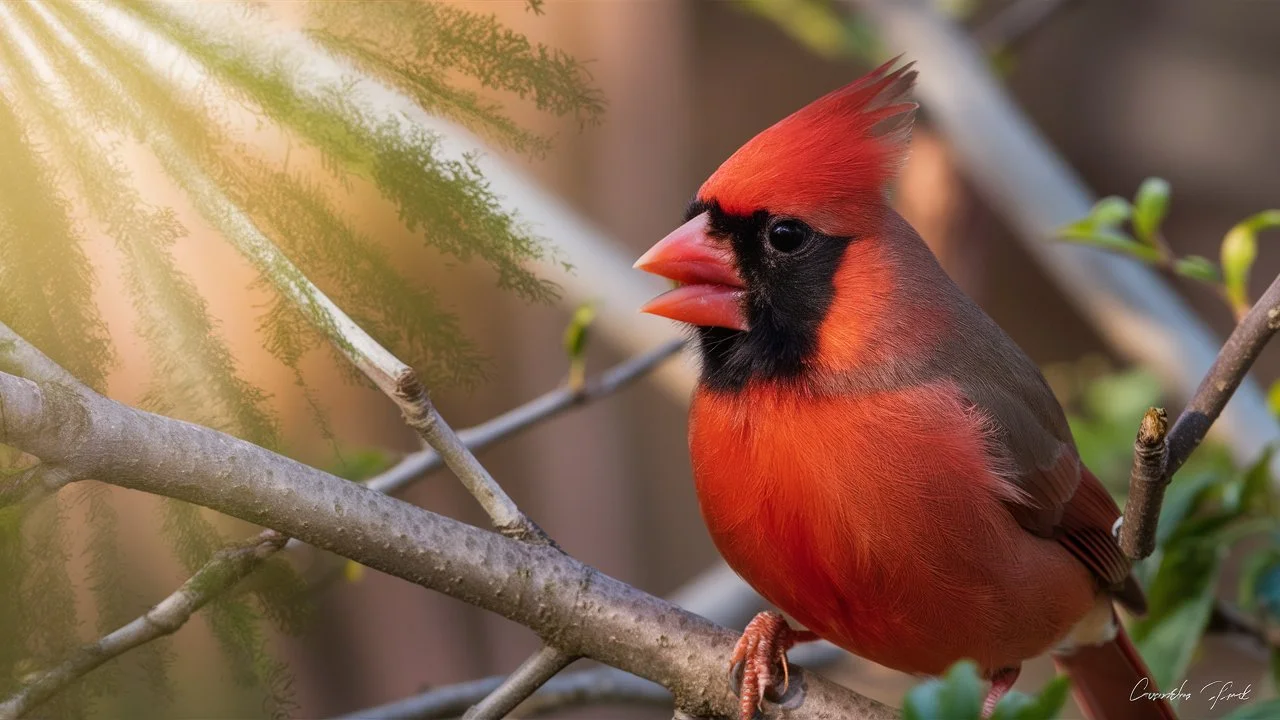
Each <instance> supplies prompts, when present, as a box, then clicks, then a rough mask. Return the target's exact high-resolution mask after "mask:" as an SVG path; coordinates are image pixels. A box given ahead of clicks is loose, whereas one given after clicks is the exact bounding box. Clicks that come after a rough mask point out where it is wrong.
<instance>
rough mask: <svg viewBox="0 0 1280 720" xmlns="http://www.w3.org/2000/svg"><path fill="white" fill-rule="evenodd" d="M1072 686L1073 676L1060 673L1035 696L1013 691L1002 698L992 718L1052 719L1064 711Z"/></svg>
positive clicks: (1006, 719)
mask: <svg viewBox="0 0 1280 720" xmlns="http://www.w3.org/2000/svg"><path fill="white" fill-rule="evenodd" d="M1070 688H1071V678H1069V677H1067V676H1066V675H1059V676H1057V677H1055V678H1054V679H1053V680H1050V681H1049V683H1048V684H1046V685H1045V686H1044V688H1043V689H1042V690H1040V692H1039V693H1037V694H1036V695H1035V696H1027V695H1023V694H1022V693H1019V692H1011V693H1009V694H1008V695H1005V696H1004V697H1003V698H1001V700H1000V702H999V704H997V705H996V709H995V711H994V712H992V713H991V720H1052V719H1053V718H1056V717H1058V713H1060V712H1062V706H1063V705H1064V704H1066V702H1067V691H1068V690H1069V689H1070Z"/></svg>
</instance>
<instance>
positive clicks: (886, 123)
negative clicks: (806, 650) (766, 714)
mask: <svg viewBox="0 0 1280 720" xmlns="http://www.w3.org/2000/svg"><path fill="white" fill-rule="evenodd" d="M893 64H894V62H893V61H891V62H890V63H887V64H886V65H884V66H882V67H880V68H878V69H877V70H875V71H874V72H872V73H871V74H869V75H868V76H866V77H865V78H863V79H861V80H859V81H857V82H855V83H853V84H852V85H849V86H847V87H845V88H842V89H840V90H836V91H834V92H832V93H830V94H828V95H826V96H825V97H822V98H820V99H819V100H817V101H815V102H813V103H812V104H810V105H809V106H807V107H805V108H803V109H802V110H799V111H798V112H796V113H794V114H793V115H791V116H790V117H787V118H785V119H783V120H782V121H780V122H778V123H777V124H776V125H774V126H773V127H770V128H769V129H767V130H765V131H764V132H762V133H760V134H759V135H757V136H756V137H755V138H753V139H752V140H751V141H749V142H748V143H747V144H746V145H744V146H742V148H741V149H739V150H738V151H737V152H736V153H734V154H733V155H732V156H731V157H730V158H729V159H728V160H726V161H725V163H724V164H723V165H721V166H720V168H719V170H717V171H716V172H715V174H713V175H712V176H711V177H710V178H709V179H708V180H707V181H706V182H705V183H704V184H703V185H702V187H701V189H699V191H698V194H697V197H696V198H695V200H694V201H693V203H692V205H691V206H690V207H689V210H688V213H687V222H685V223H684V225H682V226H680V228H678V229H677V230H675V231H674V232H672V233H671V234H670V235H668V236H667V237H666V238H664V239H663V240H662V241H661V242H659V243H658V244H657V245H655V246H654V247H653V248H652V249H651V250H649V252H647V253H646V254H645V255H644V256H643V257H642V258H640V260H639V261H638V262H637V263H636V267H638V268H640V269H642V270H646V271H648V272H651V273H655V274H657V275H661V276H663V277H666V278H669V279H671V280H675V281H677V282H678V283H680V286H679V287H677V288H676V289H675V290H672V291H670V292H668V293H666V294H664V295H662V296H660V297H658V298H656V299H655V300H653V301H651V302H650V303H649V304H647V305H646V306H645V307H644V310H645V311H646V312H650V313H653V314H656V315H661V316H664V317H668V318H671V319H674V320H678V321H681V322H684V323H688V324H690V325H692V326H694V330H695V332H696V335H697V338H698V340H699V341H700V350H701V358H702V370H701V377H700V380H699V383H698V387H697V390H696V391H695V393H694V396H693V403H692V409H691V411H690V417H689V447H690V451H691V455H692V458H693V469H694V478H695V481H696V484H697V493H698V500H699V503H700V505H701V509H702V515H703V518H704V519H705V521H706V523H707V526H708V528H709V529H710V532H711V536H712V538H713V539H714V541H715V544H716V547H717V548H718V549H719V551H720V553H721V554H722V555H723V556H724V558H725V560H726V561H728V563H729V565H730V566H732V567H733V568H734V570H736V571H737V572H738V573H739V574H740V575H741V576H742V577H743V578H744V579H745V580H746V581H747V582H748V583H749V584H750V585H751V586H752V587H754V588H755V589H756V590H757V591H759V593H760V594H761V595H763V596H764V597H765V598H766V599H767V600H768V601H769V602H770V603H772V604H773V605H775V606H776V607H778V608H779V609H781V610H782V611H784V612H786V613H787V614H788V615H790V616H791V617H792V618H794V619H795V620H796V621H797V622H799V623H800V624H802V625H803V626H804V627H805V628H807V631H799V630H794V629H792V628H791V627H790V626H789V625H788V624H787V622H786V621H785V620H783V619H782V617H781V616H780V615H778V614H777V613H761V614H760V615H758V616H756V618H755V619H754V620H753V621H752V622H751V624H750V625H748V626H747V629H746V632H745V633H744V634H743V637H742V639H741V640H740V641H739V643H738V647H737V650H736V652H735V653H734V657H733V659H732V660H731V665H736V664H737V663H738V662H742V663H744V665H743V670H744V673H743V682H742V717H743V718H744V720H745V719H749V718H750V717H751V716H752V715H753V714H754V712H755V710H756V708H757V707H758V705H759V702H760V700H761V696H762V694H763V692H764V691H765V690H766V689H767V688H768V687H769V686H770V684H771V683H772V681H773V679H774V675H775V667H777V666H778V665H781V667H782V669H783V671H785V670H786V651H787V649H789V648H790V647H791V646H792V645H794V644H795V643H796V642H802V641H806V640H811V639H815V638H823V639H826V640H829V641H831V642H832V643H834V644H836V645H838V646H840V647H842V648H844V649H846V650H849V651H850V652H852V653H854V654H857V655H860V656H862V657H864V658H867V659H869V660H872V661H874V662H877V663H880V664H881V665H885V666H887V667H890V668H894V669H897V670H901V671H904V672H908V673H915V674H921V675H938V674H941V673H942V672H943V671H944V670H945V669H946V668H947V667H949V666H950V665H951V664H952V663H954V662H956V661H958V660H960V659H963V658H970V659H972V660H975V661H976V662H977V663H978V665H979V666H980V667H981V668H982V669H983V671H984V673H985V676H986V677H987V678H988V679H990V680H991V691H990V693H989V695H988V697H987V701H986V705H985V709H986V711H987V713H989V712H990V710H991V709H992V708H993V707H994V705H995V703H996V702H997V701H998V700H999V699H1000V697H1001V696H1003V695H1004V694H1005V693H1006V692H1007V691H1008V689H1009V687H1010V686H1011V685H1012V684H1013V682H1014V680H1015V679H1016V678H1017V677H1018V672H1019V669H1020V667H1021V665H1022V662H1023V661H1024V660H1027V659H1028V658H1031V657H1035V656H1037V655H1040V654H1042V653H1044V652H1046V651H1050V652H1053V653H1055V659H1056V660H1057V661H1058V663H1059V665H1060V666H1062V667H1064V668H1065V670H1066V671H1067V672H1069V673H1070V674H1071V675H1072V676H1073V678H1074V680H1075V682H1074V686H1075V688H1076V695H1077V698H1078V699H1079V701H1080V702H1081V704H1082V706H1083V707H1084V708H1085V709H1086V710H1087V711H1088V712H1089V713H1090V715H1091V716H1092V717H1094V718H1099V719H1101V718H1107V719H1114V718H1126V719H1132V720H1143V719H1146V718H1162V719H1163V718H1172V717H1174V715H1173V713H1172V710H1171V709H1170V707H1169V705H1168V704H1167V703H1166V702H1165V701H1163V700H1145V699H1139V700H1138V701H1136V702H1135V701H1131V700H1130V697H1131V695H1133V694H1134V693H1135V687H1136V688H1137V693H1138V694H1141V693H1142V692H1144V691H1145V692H1154V691H1155V689H1154V687H1151V686H1150V681H1149V679H1148V676H1149V672H1148V670H1147V669H1146V667H1145V666H1144V665H1143V662H1142V660H1141V658H1140V657H1139V656H1138V654H1137V652H1136V651H1135V650H1134V647H1133V645H1132V643H1131V642H1130V640H1129V639H1128V637H1127V636H1126V635H1125V632H1124V629H1123V627H1121V626H1120V625H1119V623H1118V622H1117V620H1116V616H1115V613H1114V610H1113V608H1112V603H1113V602H1119V603H1120V604H1121V605H1123V606H1124V607H1126V608H1128V609H1130V610H1132V611H1135V612H1142V611H1143V609H1144V605H1145V599H1144V598H1143V594H1142V590H1141V588H1140V587H1139V586H1138V584H1137V583H1136V582H1135V580H1134V578H1133V576H1132V575H1131V574H1130V564H1129V562H1128V560H1127V559H1126V558H1125V556H1124V554H1123V553H1122V552H1121V550H1120V548H1119V546H1118V545H1117V543H1116V541H1115V539H1114V536H1113V534H1112V526H1113V525H1114V523H1115V522H1116V520H1117V518H1119V516H1120V511H1119V509H1118V508H1117V507H1116V504H1115V502H1114V501H1113V500H1112V499H1111V497H1110V495H1108V494H1107V491H1106V490H1105V489H1104V488H1103V486H1102V485H1101V483H1099V482H1098V480H1097V478H1095V477H1094V476H1093V475H1092V474H1091V473H1090V472H1089V471H1088V469H1086V468H1085V467H1084V466H1083V465H1082V464H1081V462H1080V459H1079V455H1078V453H1077V451H1076V447H1075V443H1074V442H1073V440H1072V438H1071V432H1070V430H1069V429H1068V426H1067V421H1066V418H1065V416H1064V415H1063V411H1062V408H1061V406H1059V404H1058V402H1057V400H1056V399H1055V398H1054V396H1053V393H1052V392H1051V391H1050V389H1049V386H1048V384H1047V383H1046V382H1045V380H1044V377H1043V376H1042V375H1041V374H1040V372H1039V370H1038V369H1037V368H1036V366H1035V365H1034V364H1033V363H1032V362H1031V360H1030V359H1028V358H1027V356H1026V355H1025V354H1024V353H1023V352H1022V351H1021V350H1020V349H1019V348H1018V346H1017V345H1016V344H1014V342H1013V341H1012V340H1011V339H1010V338H1009V337H1008V336H1007V335H1005V333H1004V332H1003V331H1001V329H1000V328H999V327H998V326H997V325H996V324H995V322H994V321H992V320H991V318H989V317H988V316H987V315H986V313H984V312H983V311H982V310H981V309H980V308H979V307H978V306H977V305H976V304H975V303H974V302H973V301H972V300H971V299H969V297H968V296H966V295H965V294H964V293H963V292H962V291H961V290H960V289H959V288H958V287H956V285H955V284H954V283H953V282H952V281H951V279H950V278H949V277H947V275H946V273H945V272H944V271H943V269H942V268H941V267H940V266H939V265H938V262H937V260H936V259H935V258H934V256H933V255H932V253H930V251H929V249H928V248H927V247H926V246H925V244H924V242H923V241H921V239H920V236H919V235H918V234H917V233H916V231H915V230H914V229H912V227H911V226H910V225H909V224H908V223H907V222H906V221H905V220H903V219H902V217H901V216H899V215H898V214H897V213H896V212H895V211H894V210H893V209H892V208H891V207H890V205H889V202H888V201H887V199H886V197H885V189H886V185H887V183H888V182H889V181H890V180H891V179H892V178H893V176H894V173H895V169H896V168H897V166H899V165H900V164H901V163H902V162H903V160H904V156H905V154H906V149H907V142H908V139H909V136H910V130H911V123H912V119H913V115H914V111H915V109H916V105H915V104H914V103H911V102H909V101H908V100H906V99H905V98H906V95H907V94H908V92H909V91H910V89H911V86H912V84H913V82H914V80H915V72H914V71H912V70H910V65H908V66H906V67H902V68H899V69H897V70H892V69H891V68H892V66H893Z"/></svg>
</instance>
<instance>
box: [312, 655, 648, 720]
mask: <svg viewBox="0 0 1280 720" xmlns="http://www.w3.org/2000/svg"><path fill="white" fill-rule="evenodd" d="M503 679H504V678H503V676H501V675H495V676H493V677H488V678H484V679H482V680H472V681H470V682H464V683H458V684H456V685H445V686H442V687H438V688H432V689H430V690H427V691H426V692H423V693H420V694H418V695H414V696H413V697H409V698H405V699H403V700H397V701H395V702H393V703H388V704H386V705H379V706H378V707H372V708H365V709H363V710H359V711H357V712H354V713H351V714H350V715H343V716H342V717H341V718H335V720H409V719H410V718H412V719H413V720H443V718H454V717H457V716H459V715H461V714H462V713H463V712H464V711H465V710H466V709H467V708H468V707H471V706H472V705H473V704H475V703H476V702H477V701H479V700H480V699H481V698H483V697H485V696H486V695H488V694H489V693H491V692H493V691H494V690H495V689H496V688H497V687H498V686H499V685H501V684H502V681H503ZM604 703H625V704H627V705H669V704H670V703H671V693H669V692H667V691H666V690H665V689H664V688H663V687H662V686H661V685H658V684H657V683H652V682H649V681H648V680H645V679H644V678H638V677H636V676H635V675H631V674H629V673H624V672H622V671H620V670H615V669H613V668H609V667H599V668H593V669H591V670H581V671H578V672H572V673H566V674H564V675H557V676H555V677H553V678H551V680H549V681H547V683H546V684H545V685H543V686H542V688H541V689H539V690H538V692H537V693H535V694H534V695H533V697H531V698H530V699H529V700H527V701H525V703H524V704H523V705H521V706H520V708H519V712H518V713H517V715H518V716H520V717H532V716H535V715H541V714H544V713H548V712H554V711H556V710H563V709H565V708H570V707H577V706H581V705H591V704H604Z"/></svg>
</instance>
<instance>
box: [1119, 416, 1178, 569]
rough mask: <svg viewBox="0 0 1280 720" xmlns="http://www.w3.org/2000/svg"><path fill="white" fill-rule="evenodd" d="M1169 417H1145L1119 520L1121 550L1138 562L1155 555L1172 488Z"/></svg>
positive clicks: (1134, 443)
mask: <svg viewBox="0 0 1280 720" xmlns="http://www.w3.org/2000/svg"><path fill="white" fill-rule="evenodd" d="M1168 431H1169V416H1168V415H1167V414H1165V411H1164V410H1163V409H1162V408H1151V409H1149V410H1147V413H1146V414H1145V415H1143V416H1142V424H1141V426H1140V427H1139V428H1138V437H1137V438H1136V439H1134V441H1133V469H1132V470H1131V471H1130V472H1129V497H1128V499H1127V500H1125V503H1124V514H1123V515H1122V516H1120V517H1119V518H1118V519H1117V520H1116V527H1115V529H1114V530H1113V534H1116V535H1117V537H1116V539H1117V541H1119V543H1120V549H1121V550H1123V551H1124V554H1125V556H1127V557H1128V558H1129V559H1130V560H1132V561H1134V562H1137V561H1138V560H1141V559H1143V558H1145V557H1147V556H1149V555H1151V553H1153V552H1155V549H1156V525H1157V523H1158V522H1159V520H1160V508H1161V507H1162V506H1163V505H1164V491H1165V488H1167V487H1168V486H1169V479H1170V477H1171V476H1170V474H1169V471H1168V463H1167V458H1168V447H1169V446H1168V445H1166V444H1165V435H1166V434H1167V433H1168Z"/></svg>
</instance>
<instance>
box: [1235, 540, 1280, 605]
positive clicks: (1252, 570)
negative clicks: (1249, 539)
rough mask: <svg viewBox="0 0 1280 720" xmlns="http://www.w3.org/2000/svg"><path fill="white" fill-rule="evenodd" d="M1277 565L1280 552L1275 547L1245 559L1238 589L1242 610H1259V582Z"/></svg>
mask: <svg viewBox="0 0 1280 720" xmlns="http://www.w3.org/2000/svg"><path fill="white" fill-rule="evenodd" d="M1275 565H1280V551H1277V550H1276V548H1274V547H1267V548H1263V550H1260V551H1257V552H1253V553H1251V555H1249V556H1248V557H1245V559H1244V562H1242V564H1240V582H1239V587H1238V589H1236V602H1239V603H1240V609H1242V610H1254V609H1257V607H1258V580H1261V579H1262V575H1263V574H1265V573H1267V571H1268V570H1270V569H1271V568H1272V566H1275Z"/></svg>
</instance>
